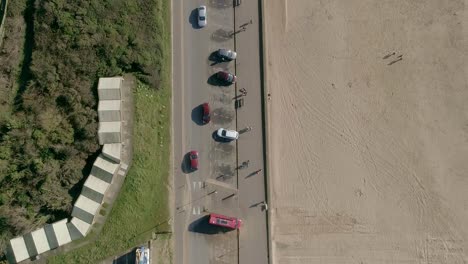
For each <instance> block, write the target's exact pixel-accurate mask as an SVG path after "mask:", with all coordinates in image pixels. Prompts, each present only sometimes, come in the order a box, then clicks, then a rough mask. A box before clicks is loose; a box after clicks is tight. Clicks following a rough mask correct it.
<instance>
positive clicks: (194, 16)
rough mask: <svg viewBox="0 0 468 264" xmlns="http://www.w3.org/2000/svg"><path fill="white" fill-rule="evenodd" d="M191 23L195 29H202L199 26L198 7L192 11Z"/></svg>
mask: <svg viewBox="0 0 468 264" xmlns="http://www.w3.org/2000/svg"><path fill="white" fill-rule="evenodd" d="M189 23H190V24H191V25H192V28H193V29H200V28H201V27H200V26H198V8H195V9H193V10H192V12H190V16H189Z"/></svg>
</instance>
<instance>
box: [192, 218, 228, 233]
mask: <svg viewBox="0 0 468 264" xmlns="http://www.w3.org/2000/svg"><path fill="white" fill-rule="evenodd" d="M209 219H210V216H209V215H204V216H202V217H200V218H198V219H196V220H194V221H193V222H192V223H190V224H189V226H188V230H189V231H190V232H195V233H201V234H206V235H215V234H219V233H226V232H229V231H232V230H231V229H229V228H225V227H221V226H215V225H210V224H209V222H208V221H209Z"/></svg>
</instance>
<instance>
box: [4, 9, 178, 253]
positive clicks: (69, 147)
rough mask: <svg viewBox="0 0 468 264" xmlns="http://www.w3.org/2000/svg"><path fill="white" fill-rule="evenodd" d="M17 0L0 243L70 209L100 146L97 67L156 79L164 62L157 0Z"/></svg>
mask: <svg viewBox="0 0 468 264" xmlns="http://www.w3.org/2000/svg"><path fill="white" fill-rule="evenodd" d="M15 1H18V2H19V3H17V4H15V5H13V7H12V8H18V7H23V10H21V14H22V15H23V16H24V18H25V21H26V26H27V27H28V28H27V30H26V39H25V45H24V51H23V52H24V59H23V62H22V65H21V66H20V70H19V71H20V73H19V74H18V75H19V76H18V91H17V94H16V97H15V100H14V101H13V102H11V103H12V109H13V111H12V113H11V115H2V117H1V119H0V239H1V241H0V247H1V248H0V250H1V249H3V247H4V245H5V241H7V239H9V238H11V237H13V236H16V235H21V234H23V233H25V232H28V231H31V230H33V229H35V228H37V227H39V226H41V225H43V224H45V223H47V222H53V221H56V220H60V219H62V218H65V217H67V216H68V215H69V213H70V211H71V207H72V202H73V199H74V198H76V197H75V196H76V194H77V193H79V190H80V189H81V185H82V180H83V178H84V177H85V176H86V175H87V173H88V171H87V169H86V168H88V167H89V166H86V164H90V163H92V162H93V161H94V158H95V157H94V154H95V153H96V151H98V148H99V145H98V142H97V112H96V108H97V105H96V104H97V93H96V88H97V81H98V79H99V77H104V76H117V75H122V74H123V73H127V72H132V73H134V74H135V75H136V76H138V77H139V78H140V79H141V80H142V81H144V82H146V83H148V84H150V86H151V87H154V88H158V87H159V82H160V79H159V76H160V74H159V73H160V71H161V64H162V63H161V61H162V58H161V56H162V52H161V50H162V47H160V46H158V45H161V43H162V41H160V40H158V38H159V36H161V35H162V32H161V30H163V29H162V28H158V25H161V24H162V23H157V22H156V21H157V20H158V19H160V18H157V17H156V15H155V14H158V13H160V12H161V10H158V9H160V8H161V6H160V5H159V3H158V2H159V1H158V0H73V1H69V0H15ZM20 3H23V4H20ZM165 12H169V10H167V11H165Z"/></svg>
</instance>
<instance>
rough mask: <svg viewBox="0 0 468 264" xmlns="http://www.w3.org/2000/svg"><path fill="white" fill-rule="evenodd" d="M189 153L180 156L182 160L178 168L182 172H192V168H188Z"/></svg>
mask: <svg viewBox="0 0 468 264" xmlns="http://www.w3.org/2000/svg"><path fill="white" fill-rule="evenodd" d="M189 156H190V154H189V153H185V155H184V157H183V158H182V162H181V164H180V169H181V170H182V172H183V173H191V172H194V170H193V169H192V168H190V157H189Z"/></svg>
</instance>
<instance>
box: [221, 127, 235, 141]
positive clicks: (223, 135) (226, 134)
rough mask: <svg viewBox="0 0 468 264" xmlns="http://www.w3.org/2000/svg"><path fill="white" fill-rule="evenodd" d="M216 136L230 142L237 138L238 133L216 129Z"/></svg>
mask: <svg viewBox="0 0 468 264" xmlns="http://www.w3.org/2000/svg"><path fill="white" fill-rule="evenodd" d="M216 134H217V135H218V137H220V138H225V139H230V140H234V139H238V138H239V132H237V131H235V130H228V129H224V128H220V129H218V132H217V133H216Z"/></svg>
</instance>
